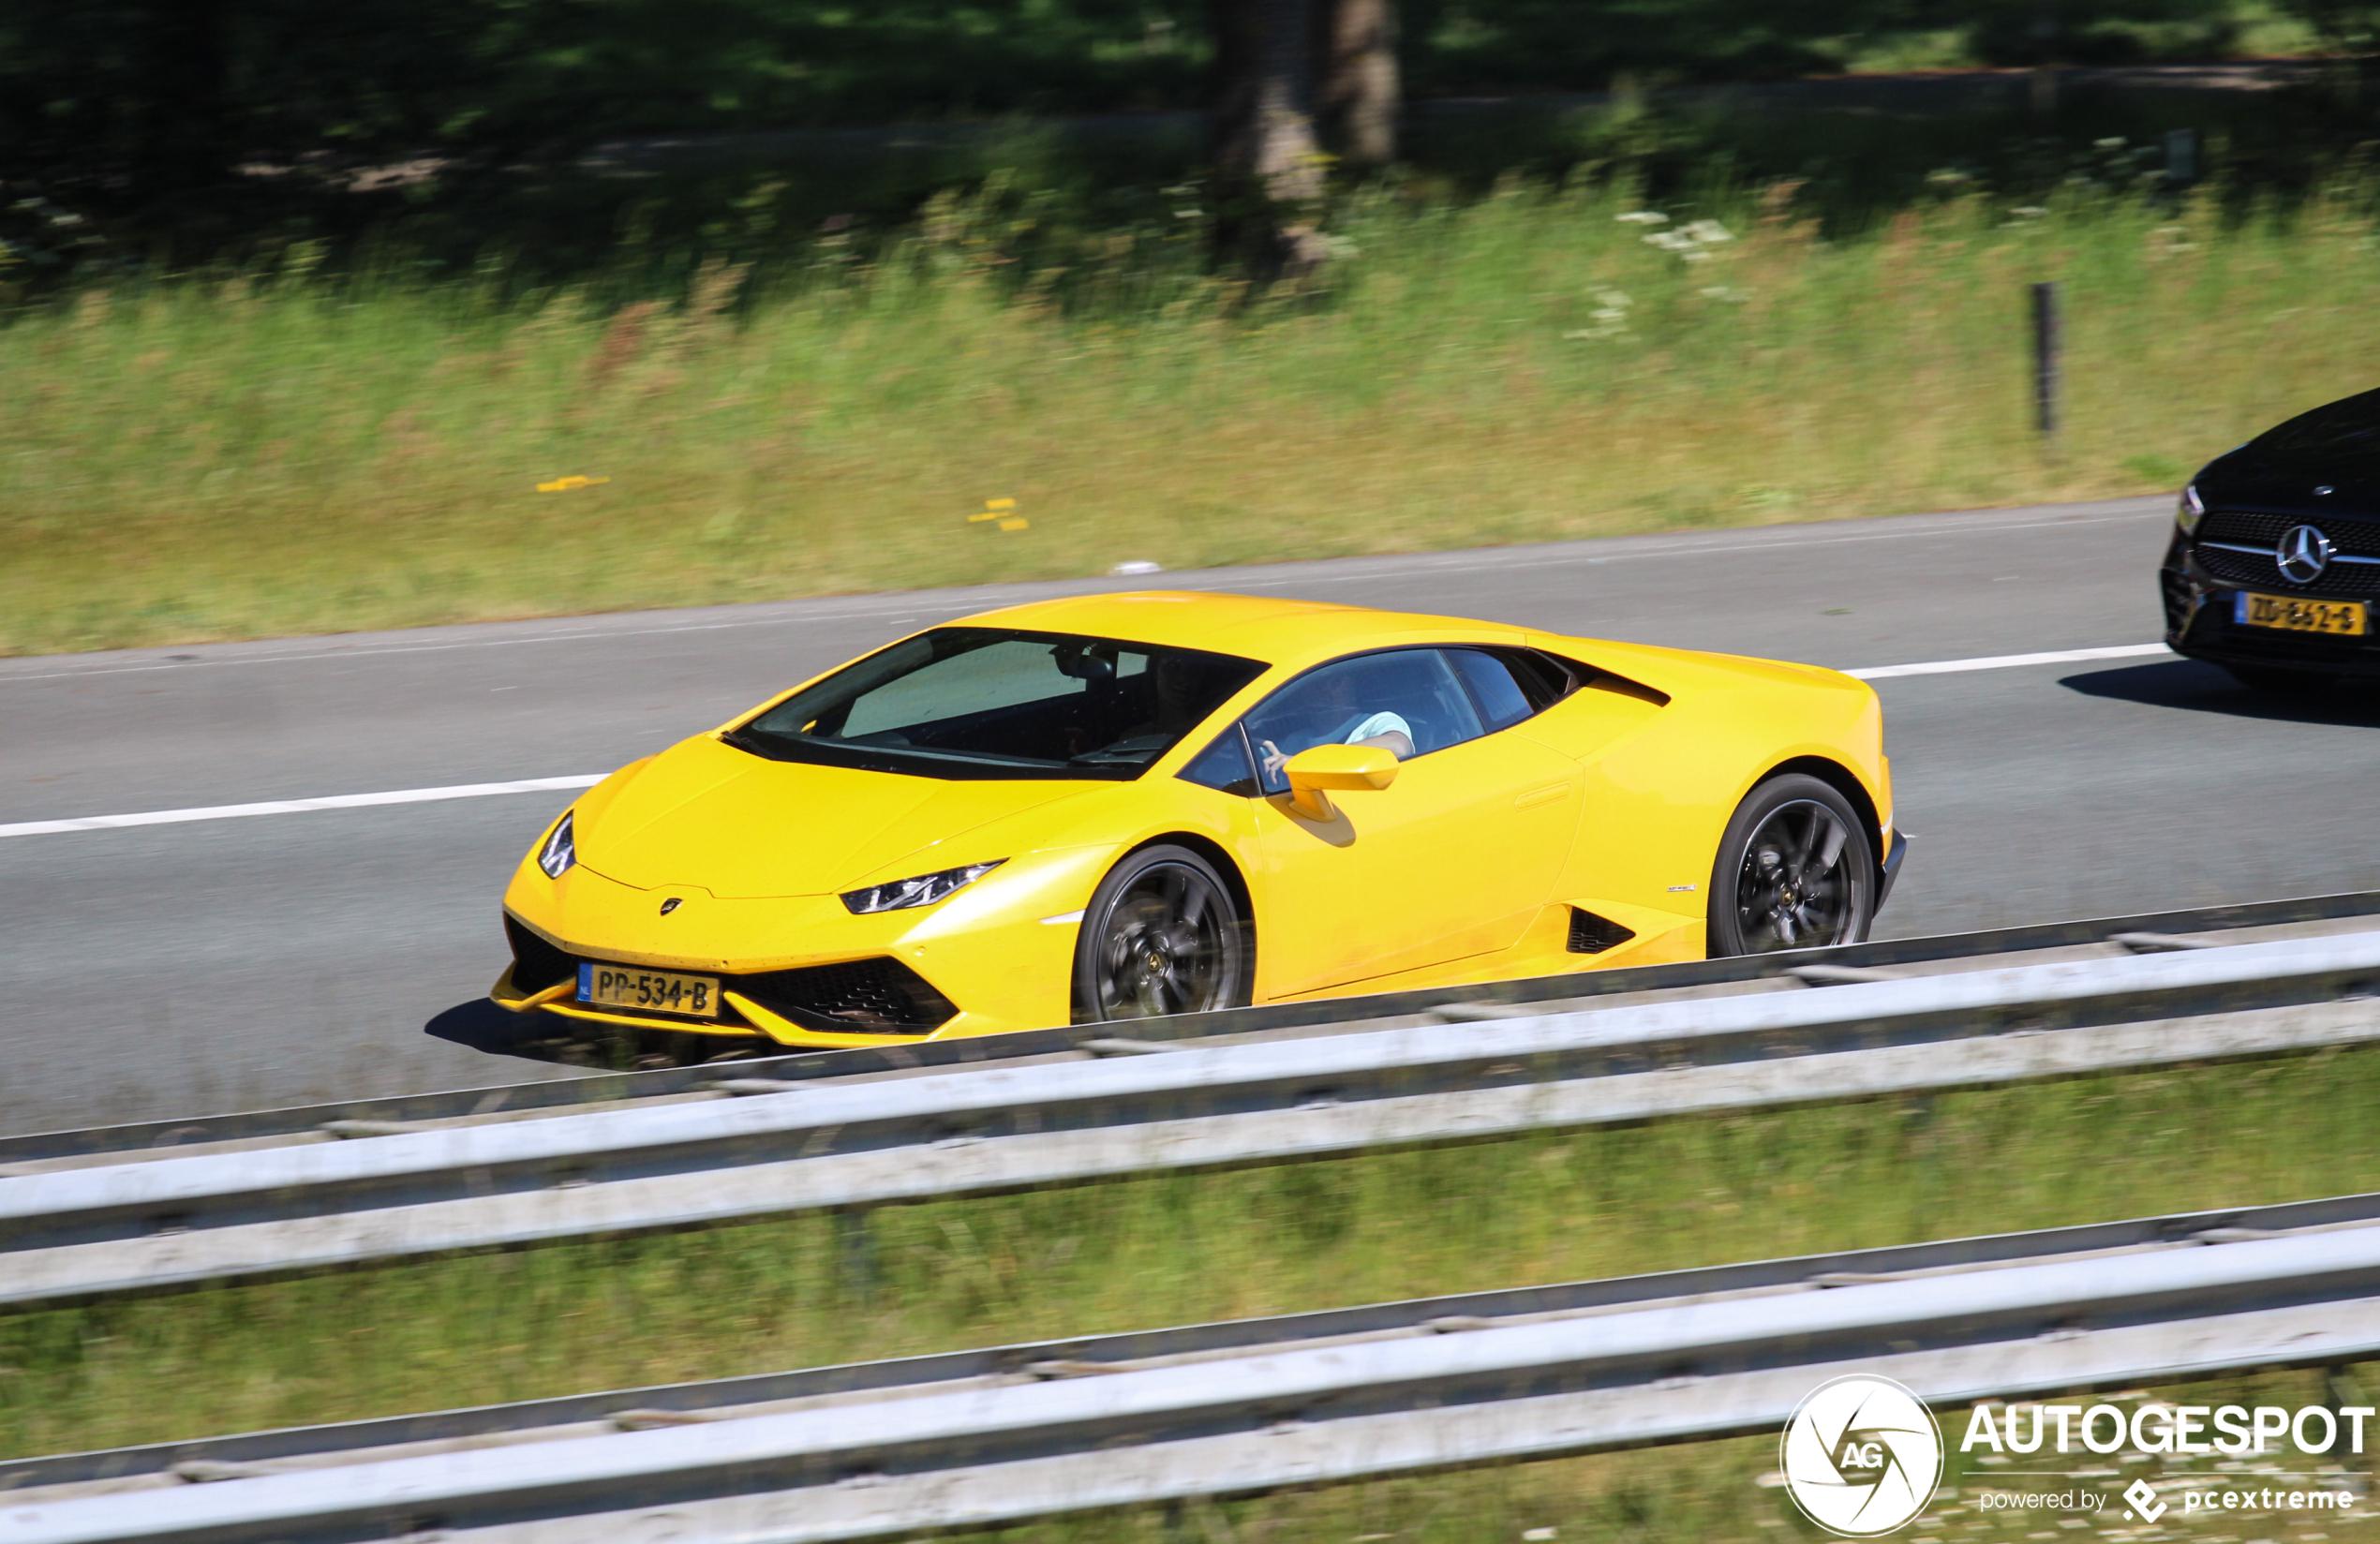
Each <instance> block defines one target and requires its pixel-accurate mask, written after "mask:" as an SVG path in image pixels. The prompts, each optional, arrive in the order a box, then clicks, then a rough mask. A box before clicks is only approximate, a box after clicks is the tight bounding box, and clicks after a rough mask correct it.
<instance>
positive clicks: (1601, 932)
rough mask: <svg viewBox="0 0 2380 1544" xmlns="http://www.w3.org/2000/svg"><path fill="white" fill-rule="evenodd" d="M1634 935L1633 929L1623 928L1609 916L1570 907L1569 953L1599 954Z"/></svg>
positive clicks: (1625, 941) (1614, 947) (1616, 946)
mask: <svg viewBox="0 0 2380 1544" xmlns="http://www.w3.org/2000/svg"><path fill="white" fill-rule="evenodd" d="M1635 936H1636V932H1635V929H1633V928H1623V927H1621V926H1620V925H1619V924H1618V923H1616V922H1614V921H1613V920H1612V919H1611V918H1610V917H1601V916H1597V915H1596V914H1595V913H1593V912H1589V911H1584V910H1582V909H1581V908H1579V907H1576V906H1573V907H1571V908H1570V953H1572V954H1574V955H1599V954H1601V953H1602V952H1603V951H1604V950H1606V949H1616V948H1618V947H1619V946H1620V945H1621V944H1623V943H1627V942H1628V941H1629V939H1632V938H1634V937H1635Z"/></svg>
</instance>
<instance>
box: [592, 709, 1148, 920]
mask: <svg viewBox="0 0 2380 1544" xmlns="http://www.w3.org/2000/svg"><path fill="white" fill-rule="evenodd" d="M1101 786H1104V785H1103V784H1101V783H1097V782H1087V781H1057V780H1053V781H1049V782H1036V781H1025V780H1013V779H996V780H986V781H944V780H942V779H935V778H912V777H903V776H901V775H900V774H898V773H891V772H863V771H857V770H855V769H852V768H849V767H840V766H818V765H809V764H806V763H798V762H776V761H768V760H765V759H763V758H761V757H758V756H753V755H751V754H749V753H747V752H745V751H741V750H736V749H734V748H733V747H731V746H725V745H721V743H719V742H718V741H717V740H715V739H712V738H711V737H709V736H708V735H704V736H702V737H700V738H697V739H692V740H688V741H686V742H685V743H684V744H682V745H678V746H675V747H673V748H671V749H670V750H666V751H664V752H662V754H661V755H659V756H657V757H655V758H654V759H653V760H652V761H650V762H648V763H647V764H646V765H643V766H642V767H640V768H637V769H636V770H635V771H633V772H632V773H631V774H630V775H629V776H628V777H627V778H626V779H623V780H622V781H621V782H620V783H619V784H618V785H617V787H616V788H614V789H612V790H611V791H609V796H608V797H607V798H605V799H603V800H602V801H600V804H598V803H597V801H593V800H590V801H588V804H589V808H588V809H586V810H585V812H584V813H583V814H582V817H581V818H580V820H579V823H578V825H577V831H576V839H577V844H578V860H579V862H581V863H583V864H585V865H586V866H587V867H588V869H591V870H593V871H594V872H596V873H598V874H601V875H602V876H603V877H604V878H606V879H612V880H617V881H618V882H619V883H623V884H632V885H635V886H637V887H638V888H640V889H655V888H659V887H661V886H663V885H671V884H682V885H687V886H690V887H698V888H701V889H703V890H706V891H707V892H708V893H710V894H711V895H713V896H716V897H718V898H721V899H722V900H726V899H758V898H766V897H776V896H815V895H825V894H827V893H830V892H833V891H838V890H842V889H847V888H849V887H851V886H853V885H855V884H856V883H858V882H859V881H861V880H862V879H866V878H869V877H870V876H872V875H874V874H876V873H877V871H878V870H880V869H883V868H884V867H885V865H887V864H891V863H895V862H897V861H898V860H900V859H901V858H903V857H907V856H910V855H912V854H915V856H916V858H917V865H916V867H917V870H918V871H919V872H930V871H931V870H933V869H947V868H952V867H955V866H957V865H959V864H962V863H973V862H979V861H981V860H983V859H986V858H1001V857H1007V856H1010V855H1011V854H1006V853H979V852H976V851H974V850H973V849H972V848H969V847H965V846H963V845H962V844H961V843H960V842H959V840H958V839H960V838H963V837H964V836H965V835H966V833H968V832H970V831H974V830H976V829H977V828H979V827H981V826H984V825H986V824H989V823H991V822H993V821H996V820H1000V819H1002V818H1004V817H1005V816H1009V815H1014V814H1018V813H1019V812H1021V811H1023V810H1026V809H1034V807H1036V806H1039V805H1045V804H1049V803H1051V802H1053V801H1055V800H1058V799H1063V798H1069V797H1074V796H1077V795H1078V794H1082V793H1084V792H1087V791H1089V790H1091V789H1093V788H1098V787H1101ZM887 877H894V878H898V877H900V876H899V875H893V876H887Z"/></svg>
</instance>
